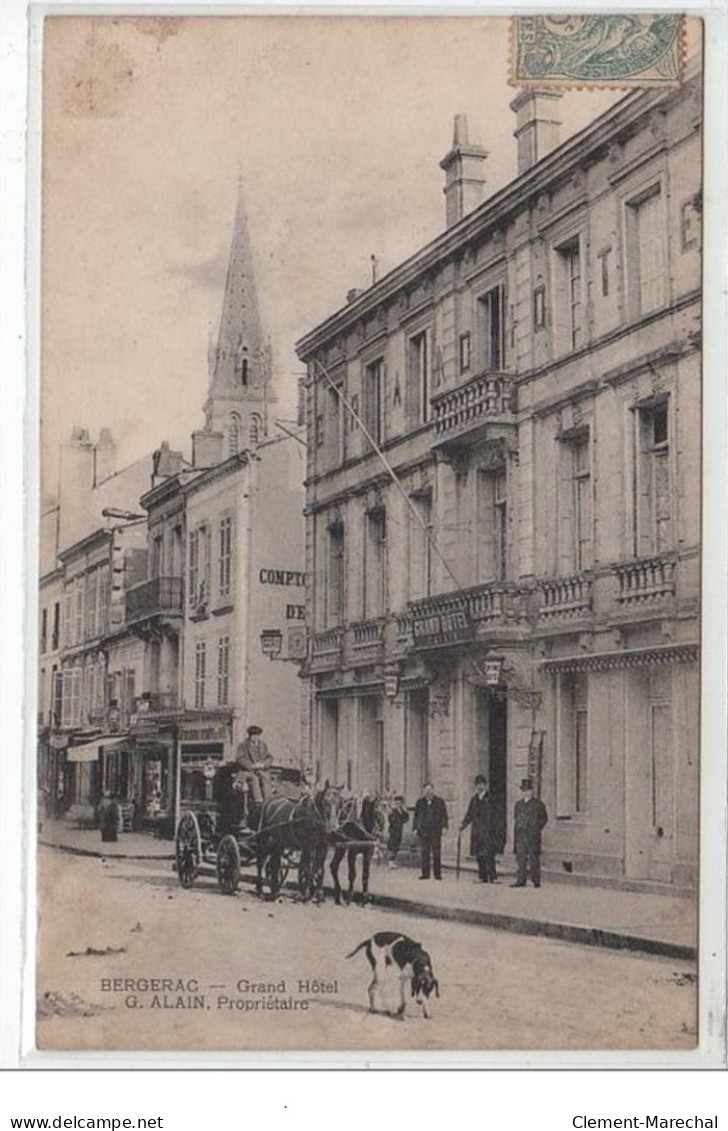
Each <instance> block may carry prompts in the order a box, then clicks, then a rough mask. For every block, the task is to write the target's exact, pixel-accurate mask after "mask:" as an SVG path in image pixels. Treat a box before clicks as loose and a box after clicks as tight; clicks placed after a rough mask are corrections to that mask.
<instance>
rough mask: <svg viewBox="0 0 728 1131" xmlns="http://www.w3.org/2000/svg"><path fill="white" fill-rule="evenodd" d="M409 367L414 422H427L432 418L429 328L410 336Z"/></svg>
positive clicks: (408, 375)
mask: <svg viewBox="0 0 728 1131" xmlns="http://www.w3.org/2000/svg"><path fill="white" fill-rule="evenodd" d="M407 368H408V374H407V380H408V390H409V391H410V404H411V411H410V415H411V418H412V423H417V424H426V423H427V421H428V420H429V419H430V345H429V340H428V331H427V330H423V331H422V333H421V334H417V335H416V336H415V337H414V338H410V340H409V344H408V358H407Z"/></svg>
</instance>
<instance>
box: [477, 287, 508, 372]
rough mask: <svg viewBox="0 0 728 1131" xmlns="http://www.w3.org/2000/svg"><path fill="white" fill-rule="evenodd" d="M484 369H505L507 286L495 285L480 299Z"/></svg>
mask: <svg viewBox="0 0 728 1131" xmlns="http://www.w3.org/2000/svg"><path fill="white" fill-rule="evenodd" d="M478 308H479V323H480V340H481V350H480V352H481V357H482V362H483V367H484V369H496V370H497V369H503V367H504V365H505V355H506V333H505V330H506V318H505V311H506V303H505V287H504V286H503V285H502V284H500V285H499V286H497V287H493V289H492V290H490V291H488V293H487V294H485V295H483V297H482V298H480V299H479V300H478Z"/></svg>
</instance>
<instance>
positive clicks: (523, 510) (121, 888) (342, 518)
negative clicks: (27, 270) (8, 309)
mask: <svg viewBox="0 0 728 1131" xmlns="http://www.w3.org/2000/svg"><path fill="white" fill-rule="evenodd" d="M702 63H703V25H702V23H701V21H700V20H699V19H696V18H692V17H690V16H682V15H680V14H678V13H676V12H673V13H672V14H665V13H662V14H661V13H653V14H629V13H627V12H624V13H621V14H619V13H613V14H603V13H602V14H592V15H579V16H577V15H574V14H571V15H560V14H559V13H558V11H556V12H555V13H554V14H553V15H551V16H549V15H540V16H538V17H536V16H523V17H520V16H518V15H514V16H512V17H507V16H504V15H500V16H490V17H488V16H477V15H468V16H460V17H459V18H449V17H446V16H443V15H438V16H430V17H426V16H397V17H395V16H382V17H373V16H366V17H365V16H357V15H348V16H333V15H332V16H322V15H320V14H318V15H310V16H301V15H299V16H292V15H289V16H283V15H279V16H264V15H235V16H232V15H225V14H213V15H208V16H201V15H196V16H191V15H190V16H185V15H174V16H170V15H158V16H156V15H149V16H144V17H142V16H124V15H120V14H118V12H117V13H116V14H109V15H103V14H95V15H64V14H62V13H52V14H49V15H47V16H46V17H45V19H44V21H43V24H42V131H43V133H42V168H41V179H40V191H41V214H42V227H41V233H42V245H41V280H40V288H41V310H42V324H41V453H42V459H41V503H40V566H39V594H38V602H39V605H38V609H39V611H38V626H39V632H38V637H39V638H38V648H37V651H38V714H37V780H38V850H37V863H38V874H37V892H38V897H37V901H38V916H37V922H38V927H37V954H36V997H37V1019H36V1030H35V1042H36V1047H37V1049H38V1050H41V1051H43V1052H48V1051H55V1052H58V1051H59V1050H83V1051H85V1052H90V1051H105V1052H118V1051H121V1050H124V1051H127V1052H129V1051H132V1052H148V1051H166V1050H173V1051H182V1050H187V1051H197V1052H206V1053H211V1052H241V1053H243V1052H244V1053H252V1052H275V1053H291V1052H301V1051H309V1052H313V1051H323V1052H329V1053H332V1052H347V1051H354V1052H361V1051H364V1050H372V1051H373V1052H376V1051H377V1050H390V1051H392V1050H394V1051H400V1052H406V1051H408V1050H409V1051H413V1050H420V1051H421V1050H426V1051H431V1052H436V1051H450V1052H458V1051H459V1052H463V1053H465V1052H468V1053H494V1052H498V1051H503V1050H510V1051H520V1050H524V1051H525V1050H533V1051H536V1052H538V1051H549V1052H554V1053H556V1052H572V1053H573V1052H577V1051H585V1050H592V1051H606V1050H617V1051H620V1050H621V1051H624V1052H631V1051H638V1052H640V1053H648V1052H651V1051H661V1052H664V1051H668V1052H681V1051H683V1052H689V1051H691V1050H695V1049H696V1048H697V1046H698V1043H699V1040H700V1037H701V1032H700V1028H699V1020H698V989H697V978H698V931H697V927H698V901H697V892H698V883H699V880H700V871H699V837H700V806H699V780H700V772H701V746H700V726H699V707H700V670H701V669H700V662H701V587H700V585H701V458H702V455H701V412H702V405H703V361H702V341H703V336H702V329H703V327H702V313H701V312H702V305H701V300H702V293H701V280H702V249H703V128H702V127H703V105H704V95H703V90H704V88H703V70H702ZM721 898H722V897H721ZM708 1125H709V1124H706V1126H708Z"/></svg>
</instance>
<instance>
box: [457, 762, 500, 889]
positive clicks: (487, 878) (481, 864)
mask: <svg viewBox="0 0 728 1131" xmlns="http://www.w3.org/2000/svg"><path fill="white" fill-rule="evenodd" d="M468 825H470V855H471V856H474V857H475V859H476V860H477V861H478V879H479V882H480V883H481V884H494V883H496V882H497V880H496V872H495V829H494V827H493V810H492V807H491V802H490V796H489V794H488V783H487V781H486V780H485V777H484V775H483V774H478V775H477V777H476V779H475V793H474V794H473V796H472V797H471V798H470V804H469V805H468V811H467V813H466V814H465V816H464V817H463V819H462V821H461V823H460V829H461V831H462V830H463V829H465V828H467V826H468Z"/></svg>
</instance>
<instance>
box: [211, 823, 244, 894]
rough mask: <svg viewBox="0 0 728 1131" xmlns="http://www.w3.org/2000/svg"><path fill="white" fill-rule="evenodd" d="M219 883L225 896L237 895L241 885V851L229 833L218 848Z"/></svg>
mask: <svg viewBox="0 0 728 1131" xmlns="http://www.w3.org/2000/svg"><path fill="white" fill-rule="evenodd" d="M217 882H218V885H219V887H220V891H223V892H224V893H225V895H235V892H236V891H237V890H238V884H239V883H240V851H239V849H238V845H237V841H236V840H235V837H234V836H231V835H230V834H229V833H228V835H227V836H224V837H223V838H222V840H221V841H220V844H219V845H218V848H217Z"/></svg>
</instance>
